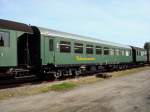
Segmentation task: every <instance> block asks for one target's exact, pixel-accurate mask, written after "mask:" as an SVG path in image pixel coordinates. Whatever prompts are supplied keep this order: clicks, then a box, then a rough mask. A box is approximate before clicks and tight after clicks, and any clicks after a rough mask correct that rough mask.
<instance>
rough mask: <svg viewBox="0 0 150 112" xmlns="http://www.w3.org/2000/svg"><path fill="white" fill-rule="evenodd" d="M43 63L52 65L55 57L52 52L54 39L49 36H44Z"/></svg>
mask: <svg viewBox="0 0 150 112" xmlns="http://www.w3.org/2000/svg"><path fill="white" fill-rule="evenodd" d="M44 43H45V44H44V46H45V48H44V49H45V63H46V64H54V61H55V60H54V59H55V58H54V57H55V52H54V38H53V37H50V36H45V42H44Z"/></svg>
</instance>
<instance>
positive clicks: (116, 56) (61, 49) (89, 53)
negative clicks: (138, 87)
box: [39, 28, 132, 66]
mask: <svg viewBox="0 0 150 112" xmlns="http://www.w3.org/2000/svg"><path fill="white" fill-rule="evenodd" d="M39 30H40V32H41V57H42V64H43V65H47V64H54V65H55V66H77V65H85V64H86V65H107V64H128V63H131V62H132V55H131V52H132V49H131V47H130V46H125V45H121V44H116V43H111V42H107V41H103V40H98V39H93V38H89V37H84V36H79V35H75V34H69V33H65V32H60V31H55V30H51V29H46V28H39Z"/></svg>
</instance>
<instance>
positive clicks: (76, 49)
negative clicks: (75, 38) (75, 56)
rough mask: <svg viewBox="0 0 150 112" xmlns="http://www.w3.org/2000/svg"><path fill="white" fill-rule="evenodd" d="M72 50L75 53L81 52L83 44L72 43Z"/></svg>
mask: <svg viewBox="0 0 150 112" xmlns="http://www.w3.org/2000/svg"><path fill="white" fill-rule="evenodd" d="M74 52H75V53H83V44H80V43H75V44H74Z"/></svg>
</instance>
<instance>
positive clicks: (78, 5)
mask: <svg viewBox="0 0 150 112" xmlns="http://www.w3.org/2000/svg"><path fill="white" fill-rule="evenodd" d="M0 5H1V10H0V18H1V19H8V20H14V21H18V22H24V23H27V24H31V25H36V26H42V27H47V28H51V29H56V30H60V31H65V32H70V33H75V34H80V35H85V36H91V37H94V38H99V39H102V40H107V41H112V42H117V43H121V44H127V45H134V46H139V47H143V45H144V43H145V42H147V41H150V0H43V1H42V0H0Z"/></svg>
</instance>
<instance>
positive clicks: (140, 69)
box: [111, 67, 150, 77]
mask: <svg viewBox="0 0 150 112" xmlns="http://www.w3.org/2000/svg"><path fill="white" fill-rule="evenodd" d="M145 70H150V67H140V68H133V69H128V70H124V71H118V72H113V73H111V74H112V76H113V77H119V76H125V75H131V74H135V73H139V72H141V71H145Z"/></svg>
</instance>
